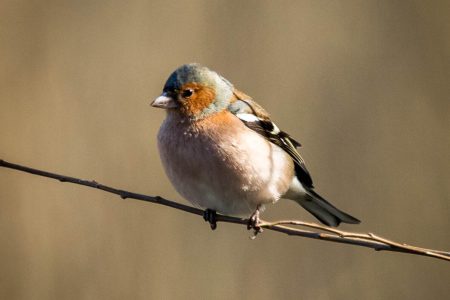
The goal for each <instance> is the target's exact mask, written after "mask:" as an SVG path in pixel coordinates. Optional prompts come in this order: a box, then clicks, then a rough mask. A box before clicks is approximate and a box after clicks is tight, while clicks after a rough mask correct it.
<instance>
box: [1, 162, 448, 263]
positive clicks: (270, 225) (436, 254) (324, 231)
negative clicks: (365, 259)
mask: <svg viewBox="0 0 450 300" xmlns="http://www.w3.org/2000/svg"><path fill="white" fill-rule="evenodd" d="M0 167H4V168H9V169H14V170H18V171H22V172H27V173H31V174H34V175H38V176H43V177H48V178H53V179H56V180H59V181H61V182H70V183H74V184H79V185H84V186H88V187H91V188H96V189H99V190H102V191H105V192H108V193H112V194H116V195H119V196H120V197H121V198H122V199H135V200H141V201H146V202H151V203H156V204H160V205H164V206H168V207H172V208H175V209H178V210H181V211H185V212H188V213H191V214H194V215H199V216H203V210H201V209H198V208H194V207H191V206H188V205H184V204H181V203H177V202H174V201H170V200H167V199H164V198H163V197H160V196H148V195H143V194H138V193H133V192H128V191H125V190H120V189H116V188H113V187H109V186H106V185H103V184H101V183H98V182H96V181H95V180H84V179H79V178H75V177H70V176H65V175H60V174H56V173H51V172H47V171H43V170H38V169H33V168H30V167H26V166H22V165H18V164H14V163H10V162H7V161H4V160H0ZM217 221H218V222H224V223H234V224H241V225H247V224H248V220H246V219H240V218H236V217H230V216H224V215H217ZM286 225H291V226H286ZM259 226H260V227H261V228H265V229H267V230H272V231H276V232H281V233H285V234H288V235H294V236H301V237H306V238H313V239H319V240H323V241H329V242H336V243H343V244H350V245H355V246H361V247H367V248H372V249H374V250H377V251H382V250H383V251H393V252H402V253H409V254H415V255H422V256H428V257H433V258H437V259H441V260H446V261H450V251H440V250H433V249H426V248H422V247H417V246H412V245H407V244H403V243H398V242H395V241H392V240H388V239H386V238H383V237H381V236H378V235H375V234H373V233H357V232H349V231H343V230H338V229H335V228H332V227H328V226H324V225H320V224H316V223H310V222H303V221H295V220H285V221H275V222H268V221H264V220H261V223H260V224H259ZM292 226H301V227H306V228H310V229H314V230H315V231H311V230H306V229H301V228H294V227H292Z"/></svg>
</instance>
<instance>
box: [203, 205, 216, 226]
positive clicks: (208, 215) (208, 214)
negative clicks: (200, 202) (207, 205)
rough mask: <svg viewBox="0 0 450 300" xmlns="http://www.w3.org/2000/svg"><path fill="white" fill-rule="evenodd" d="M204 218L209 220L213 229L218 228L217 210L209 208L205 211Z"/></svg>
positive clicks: (206, 220)
mask: <svg viewBox="0 0 450 300" xmlns="http://www.w3.org/2000/svg"><path fill="white" fill-rule="evenodd" d="M203 219H204V220H205V222H208V223H209V225H210V226H211V229H212V230H215V229H216V228H217V213H216V211H215V210H212V209H207V210H205V211H204V212H203Z"/></svg>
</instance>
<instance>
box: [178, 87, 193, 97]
mask: <svg viewBox="0 0 450 300" xmlns="http://www.w3.org/2000/svg"><path fill="white" fill-rule="evenodd" d="M193 93H194V90H193V89H185V90H184V91H183V92H182V93H181V96H182V97H183V98H189V97H190V96H192V94H193Z"/></svg>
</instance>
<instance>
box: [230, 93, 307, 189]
mask: <svg viewBox="0 0 450 300" xmlns="http://www.w3.org/2000/svg"><path fill="white" fill-rule="evenodd" d="M242 95H245V94H243V93H242V92H236V93H235V97H236V100H235V101H234V102H232V103H231V104H230V105H229V106H228V110H229V111H230V112H231V113H233V114H234V115H236V116H237V117H238V118H239V119H240V120H241V121H242V122H243V123H244V124H245V125H246V126H247V127H248V128H250V129H252V130H254V131H255V132H257V133H259V134H260V135H262V136H263V137H265V138H266V139H267V140H269V141H270V142H272V143H274V144H275V145H277V146H279V147H281V148H282V149H283V150H284V151H286V152H287V153H288V154H289V155H290V156H291V157H292V159H293V160H294V162H295V173H296V175H297V178H298V179H299V180H300V182H301V183H302V184H303V185H304V186H305V188H313V182H312V179H311V175H310V174H309V172H308V170H307V169H306V165H305V161H304V160H303V158H302V157H301V156H300V153H298V151H297V149H296V148H297V147H300V146H301V144H300V143H299V142H297V141H296V140H294V139H293V138H292V137H290V136H289V134H287V133H286V132H284V131H281V130H279V129H278V127H277V126H276V125H275V124H274V123H273V122H272V121H271V120H270V118H269V114H268V113H267V112H266V111H265V110H264V109H263V108H262V107H261V106H260V105H259V104H257V103H256V102H255V101H253V100H252V99H241V98H243V97H242ZM245 96H246V95H245Z"/></svg>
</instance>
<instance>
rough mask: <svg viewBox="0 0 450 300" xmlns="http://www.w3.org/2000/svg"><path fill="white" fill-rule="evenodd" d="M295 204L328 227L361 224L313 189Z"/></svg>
mask: <svg viewBox="0 0 450 300" xmlns="http://www.w3.org/2000/svg"><path fill="white" fill-rule="evenodd" d="M295 202H297V203H298V204H300V205H301V206H302V207H303V208H304V209H306V210H307V211H309V212H310V213H311V214H313V215H314V216H315V217H316V218H317V219H319V221H320V222H322V223H323V224H325V225H328V226H332V227H337V226H338V225H339V224H340V223H341V222H343V223H348V224H359V223H361V221H360V220H358V219H357V218H355V217H352V216H350V215H349V214H347V213H345V212H343V211H341V210H339V209H338V208H336V207H334V206H333V205H332V204H331V203H330V202H328V201H327V200H325V199H324V198H322V197H321V196H320V195H319V194H317V193H316V192H315V191H313V190H312V189H309V190H308V191H307V193H306V195H305V196H304V197H301V198H300V199H295Z"/></svg>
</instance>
